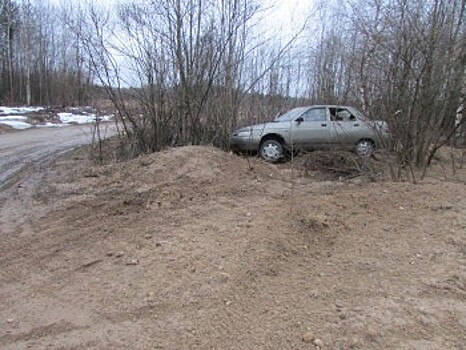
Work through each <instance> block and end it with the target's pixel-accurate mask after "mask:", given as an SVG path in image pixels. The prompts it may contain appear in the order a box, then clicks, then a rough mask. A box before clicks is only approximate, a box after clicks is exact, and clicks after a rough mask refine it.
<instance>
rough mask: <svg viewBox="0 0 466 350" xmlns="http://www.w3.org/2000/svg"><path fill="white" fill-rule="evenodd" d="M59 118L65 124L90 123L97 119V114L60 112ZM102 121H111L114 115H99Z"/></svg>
mask: <svg viewBox="0 0 466 350" xmlns="http://www.w3.org/2000/svg"><path fill="white" fill-rule="evenodd" d="M57 115H58V118H60V121H61V122H62V123H64V124H90V123H94V122H95V121H96V118H97V115H96V114H73V113H58V114H57ZM98 118H100V120H101V121H109V120H111V119H112V118H113V116H112V115H104V116H99V117H98Z"/></svg>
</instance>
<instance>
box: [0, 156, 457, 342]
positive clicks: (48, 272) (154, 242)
mask: <svg viewBox="0 0 466 350" xmlns="http://www.w3.org/2000/svg"><path fill="white" fill-rule="evenodd" d="M86 159H87V156H86V153H85V152H84V151H77V152H74V153H72V154H71V155H69V156H67V157H61V158H58V159H57V160H56V161H55V162H54V163H52V164H51V165H49V166H48V168H47V169H42V170H41V174H42V175H41V177H40V181H39V180H38V181H35V182H19V186H14V187H11V188H9V189H8V191H9V192H8V196H9V200H8V201H7V202H4V203H3V207H2V208H1V211H2V213H3V214H2V216H1V218H2V220H3V226H1V227H2V230H3V232H2V233H1V234H2V237H1V238H2V240H1V243H0V300H2V303H0V349H27V348H33V349H256V348H257V349H317V348H319V346H322V345H323V346H322V348H323V349H338V350H340V349H419V350H421V349H423V350H428V349H432V350H434V349H435V350H437V349H465V348H466V265H465V263H466V196H465V194H466V185H465V184H466V182H464V180H465V179H466V173H465V171H464V170H461V171H458V174H457V176H456V177H455V178H452V179H449V180H448V181H445V180H442V179H441V178H438V179H437V178H435V177H430V178H428V179H426V180H425V181H423V182H422V183H420V184H418V185H412V184H409V183H392V182H377V183H374V182H369V181H365V180H363V179H360V178H356V179H353V180H350V181H339V180H331V181H330V180H326V181H322V179H325V177H322V176H321V175H322V174H318V172H315V171H314V170H313V171H311V172H310V173H309V172H306V175H307V176H304V173H305V172H303V171H302V170H301V169H297V168H296V169H292V168H291V166H290V164H282V165H278V166H276V165H268V164H264V163H262V162H260V161H258V160H255V159H251V161H250V162H251V163H250V164H249V163H248V162H247V161H246V160H245V159H244V158H240V157H238V156H235V155H231V154H227V153H224V152H222V151H220V150H217V149H214V148H206V147H185V148H178V149H171V150H167V151H164V152H161V153H158V154H153V155H149V156H144V157H140V158H138V159H135V160H132V161H129V162H126V163H124V164H122V163H120V164H110V165H106V166H95V165H91V164H89V163H88V162H87V160H86ZM250 165H251V166H252V169H251V167H250ZM316 179H319V180H316ZM292 180H293V181H292ZM5 203H8V205H5ZM8 218H10V219H8ZM7 220H10V221H9V222H6V221H7ZM316 339H318V340H316Z"/></svg>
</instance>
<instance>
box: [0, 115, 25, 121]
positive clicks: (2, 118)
mask: <svg viewBox="0 0 466 350" xmlns="http://www.w3.org/2000/svg"><path fill="white" fill-rule="evenodd" d="M27 119H28V117H23V116H20V115H6V116H4V117H0V121H2V120H7V121H8V120H27Z"/></svg>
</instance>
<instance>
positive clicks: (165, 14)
mask: <svg viewBox="0 0 466 350" xmlns="http://www.w3.org/2000/svg"><path fill="white" fill-rule="evenodd" d="M0 3H1V8H0V29H1V34H0V68H1V81H0V102H1V103H2V104H10V105H11V104H27V105H30V104H39V105H83V104H90V103H94V102H95V99H96V97H98V98H101V97H104V98H105V99H108V100H110V101H111V103H112V106H113V108H114V109H115V110H116V111H117V121H118V123H119V125H120V126H121V131H122V136H123V137H124V139H125V140H126V141H129V143H130V144H131V148H132V152H133V154H134V155H137V154H141V153H147V152H152V151H157V150H160V149H162V148H164V147H166V146H171V145H183V144H203V143H212V144H215V145H218V146H220V147H224V148H225V147H228V142H229V136H230V134H231V131H232V130H233V129H234V128H236V127H237V126H240V125H245V124H247V123H250V122H256V121H257V122H258V121H262V120H264V119H266V118H269V119H270V118H271V117H273V116H274V115H276V114H277V113H278V112H280V111H283V110H285V109H287V108H290V107H292V106H295V105H299V104H312V103H318V104H324V103H334V104H349V105H353V106H355V107H358V108H360V109H361V110H362V111H363V112H364V113H365V114H366V115H368V116H370V117H372V118H378V119H384V120H387V121H389V123H390V126H391V128H392V131H393V135H394V140H393V144H392V145H391V147H392V149H393V150H394V151H395V153H396V154H397V162H398V163H399V164H400V166H405V165H409V164H415V165H420V166H425V165H426V164H428V163H429V162H430V160H431V159H432V157H433V155H434V154H435V151H436V150H437V149H438V148H439V147H441V146H443V145H445V144H447V143H450V142H451V141H452V142H453V141H454V142H464V134H465V132H464V129H465V128H464V125H465V123H464V119H465V118H464V117H463V110H464V97H465V93H466V39H465V38H466V26H465V22H464V19H465V0H412V1H408V0H370V1H363V0H345V1H336V0H333V1H322V0H316V1H314V2H313V6H310V7H309V13H308V14H305V15H306V16H305V17H306V18H307V19H306V21H305V24H304V25H303V27H302V28H301V29H299V30H297V31H296V32H295V33H291V32H290V33H288V34H287V35H280V33H278V32H277V31H274V28H270V25H264V18H265V17H266V16H267V6H268V5H267V4H268V3H263V2H261V1H260V0H252V1H251V0H229V1H227V0H215V1H212V0H125V1H119V2H109V3H108V4H107V5H96V4H93V3H92V2H85V1H75V2H73V1H71V2H70V1H63V2H61V3H60V2H50V1H38V0H0Z"/></svg>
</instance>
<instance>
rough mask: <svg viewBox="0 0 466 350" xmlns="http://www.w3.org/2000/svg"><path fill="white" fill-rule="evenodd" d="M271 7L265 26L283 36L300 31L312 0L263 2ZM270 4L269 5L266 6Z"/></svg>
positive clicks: (270, 0) (266, 0)
mask: <svg viewBox="0 0 466 350" xmlns="http://www.w3.org/2000/svg"><path fill="white" fill-rule="evenodd" d="M264 2H265V4H266V6H271V7H272V9H271V10H270V11H269V15H268V17H267V20H266V22H267V25H268V26H270V27H271V28H274V29H276V30H279V31H281V32H282V33H283V34H286V33H294V32H296V31H298V30H300V29H301V28H302V26H303V24H304V22H305V20H306V18H307V16H308V15H309V13H310V11H311V7H312V4H313V0H264ZM267 4H270V5H267Z"/></svg>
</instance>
